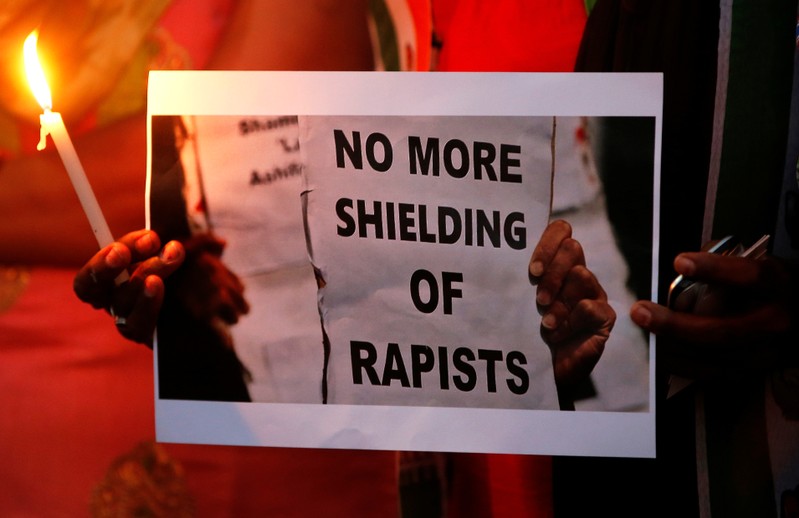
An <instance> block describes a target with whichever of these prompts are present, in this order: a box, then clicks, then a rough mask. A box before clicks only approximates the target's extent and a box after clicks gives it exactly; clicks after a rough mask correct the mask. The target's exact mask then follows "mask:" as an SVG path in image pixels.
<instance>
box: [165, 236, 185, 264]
mask: <svg viewBox="0 0 799 518" xmlns="http://www.w3.org/2000/svg"><path fill="white" fill-rule="evenodd" d="M181 255H182V249H181V248H180V246H178V244H177V243H176V242H175V241H170V242H169V243H167V244H166V246H165V247H164V251H163V252H162V253H161V259H163V261H164V262H165V263H167V264H169V263H173V262H175V261H177V260H178V259H180V256H181Z"/></svg>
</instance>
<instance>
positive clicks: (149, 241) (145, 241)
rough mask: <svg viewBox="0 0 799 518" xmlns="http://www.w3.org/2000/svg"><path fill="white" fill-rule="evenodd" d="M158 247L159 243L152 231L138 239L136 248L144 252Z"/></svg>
mask: <svg viewBox="0 0 799 518" xmlns="http://www.w3.org/2000/svg"><path fill="white" fill-rule="evenodd" d="M157 249H158V243H157V242H156V240H155V237H154V234H153V233H152V232H147V233H146V234H144V235H143V236H142V237H140V238H139V239H137V240H136V250H138V251H139V252H140V253H142V254H146V253H148V252H153V251H155V250H157Z"/></svg>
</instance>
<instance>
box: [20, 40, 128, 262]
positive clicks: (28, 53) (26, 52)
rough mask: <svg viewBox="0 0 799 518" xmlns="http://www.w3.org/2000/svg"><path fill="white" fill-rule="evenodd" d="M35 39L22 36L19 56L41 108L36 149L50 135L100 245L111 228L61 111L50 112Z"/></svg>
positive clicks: (107, 240) (106, 241)
mask: <svg viewBox="0 0 799 518" xmlns="http://www.w3.org/2000/svg"><path fill="white" fill-rule="evenodd" d="M37 42H38V33H37V31H33V32H32V33H30V35H28V37H27V38H26V39H25V44H24V45H23V57H24V61H25V72H26V75H27V78H28V84H29V85H30V87H31V90H32V91H33V94H34V97H36V101H37V102H38V103H39V105H40V106H41V107H42V109H43V110H44V113H42V114H41V115H40V116H39V122H40V124H41V133H40V138H39V144H38V145H37V146H36V149H38V150H39V151H41V150H42V149H44V148H45V146H46V145H47V135H50V136H51V137H52V138H53V142H55V146H56V149H57V150H58V154H59V156H60V157H61V161H62V162H63V164H64V167H65V168H66V170H67V173H68V174H69V178H70V180H71V181H72V186H73V187H74V189H75V193H76V194H77V195H78V199H79V200H80V203H81V206H82V207H83V211H84V212H85V213H86V217H87V218H88V219H89V223H90V224H91V226H92V230H93V231H94V237H95V238H97V243H98V244H99V245H100V248H103V247H105V246H107V245H110V244H111V243H112V242H113V241H114V238H113V236H112V235H111V230H110V229H109V228H108V223H106V221H105V217H104V216H103V212H102V210H100V205H99V204H98V203H97V198H95V196H94V192H93V191H92V188H91V185H90V184H89V180H88V178H86V173H85V172H84V170H83V166H82V165H81V163H80V160H79V159H78V154H77V153H76V152H75V146H73V144H72V140H71V139H70V138H69V133H67V129H66V127H65V126H64V121H63V120H62V118H61V114H60V113H58V112H54V111H52V108H53V101H52V96H51V93H50V87H49V86H48V84H47V79H46V78H45V75H44V70H43V69H42V65H41V63H40V62H39V56H38V54H37V52H36V44H37Z"/></svg>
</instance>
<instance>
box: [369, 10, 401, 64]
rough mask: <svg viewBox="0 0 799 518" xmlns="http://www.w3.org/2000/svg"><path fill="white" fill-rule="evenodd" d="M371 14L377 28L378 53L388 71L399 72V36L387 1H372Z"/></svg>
mask: <svg viewBox="0 0 799 518" xmlns="http://www.w3.org/2000/svg"><path fill="white" fill-rule="evenodd" d="M369 14H370V15H371V17H372V20H373V21H374V23H375V26H376V27H377V37H378V42H377V45H378V48H377V49H376V51H377V52H379V53H380V57H381V58H382V61H383V66H384V67H385V69H386V70H389V71H397V70H399V69H400V57H399V49H398V48H397V34H396V30H395V28H394V20H393V19H392V18H391V13H390V12H389V11H388V6H387V5H386V2H385V0H370V2H369Z"/></svg>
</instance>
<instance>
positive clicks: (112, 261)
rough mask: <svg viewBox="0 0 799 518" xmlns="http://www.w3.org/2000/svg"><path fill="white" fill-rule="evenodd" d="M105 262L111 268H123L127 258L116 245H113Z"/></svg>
mask: <svg viewBox="0 0 799 518" xmlns="http://www.w3.org/2000/svg"><path fill="white" fill-rule="evenodd" d="M105 264H106V266H108V267H109V268H121V267H122V266H124V265H125V258H124V257H122V254H120V253H119V250H117V248H116V246H113V247H111V250H109V251H108V254H106V256H105Z"/></svg>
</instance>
